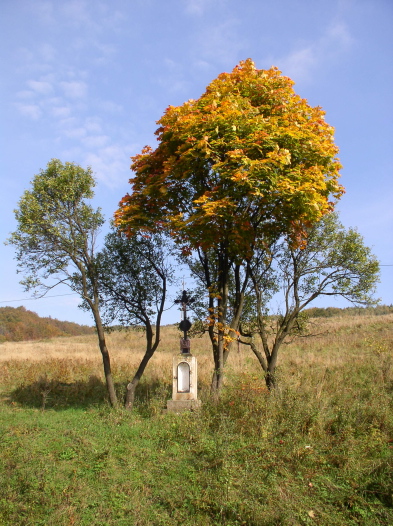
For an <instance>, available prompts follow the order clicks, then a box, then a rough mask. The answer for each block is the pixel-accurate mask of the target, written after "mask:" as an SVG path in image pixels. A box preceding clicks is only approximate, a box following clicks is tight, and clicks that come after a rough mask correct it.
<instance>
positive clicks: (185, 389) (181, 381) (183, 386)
mask: <svg viewBox="0 0 393 526" xmlns="http://www.w3.org/2000/svg"><path fill="white" fill-rule="evenodd" d="M177 392H178V393H189V392H190V365H189V364H188V363H187V362H180V363H179V365H178V366H177Z"/></svg>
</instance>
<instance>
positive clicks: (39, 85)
mask: <svg viewBox="0 0 393 526" xmlns="http://www.w3.org/2000/svg"><path fill="white" fill-rule="evenodd" d="M27 85H28V86H29V88H31V89H32V90H33V91H35V92H36V93H39V94H40V95H48V94H49V93H51V92H52V91H53V86H52V84H51V83H50V82H47V81H39V80H28V81H27Z"/></svg>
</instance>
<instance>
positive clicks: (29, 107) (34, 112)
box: [16, 103, 42, 121]
mask: <svg viewBox="0 0 393 526" xmlns="http://www.w3.org/2000/svg"><path fill="white" fill-rule="evenodd" d="M16 107H17V109H18V111H19V113H20V114H21V115H23V116H25V117H29V118H30V119H32V120H35V121H36V120H38V119H39V118H40V117H41V115H42V110H41V108H40V107H39V105H38V104H21V103H16Z"/></svg>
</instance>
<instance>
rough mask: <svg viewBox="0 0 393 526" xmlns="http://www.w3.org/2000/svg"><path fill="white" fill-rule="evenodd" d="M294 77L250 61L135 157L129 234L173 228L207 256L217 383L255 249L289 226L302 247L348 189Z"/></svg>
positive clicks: (127, 200) (173, 116) (319, 118)
mask: <svg viewBox="0 0 393 526" xmlns="http://www.w3.org/2000/svg"><path fill="white" fill-rule="evenodd" d="M293 84H294V83H293V81H292V80H290V79H289V78H288V77H285V76H283V75H282V74H281V72H280V71H278V70H277V69H276V68H271V69H269V70H258V69H256V67H255V65H254V63H253V61H252V60H250V59H248V60H246V61H244V62H241V63H240V64H239V65H238V66H236V67H235V68H234V70H233V71H232V72H231V73H222V74H220V75H219V76H218V77H217V78H216V79H215V80H213V81H212V82H211V84H209V86H208V87H207V88H206V91H205V93H204V94H203V95H202V96H201V97H200V98H199V99H197V100H189V101H187V102H185V103H184V104H183V105H182V106H178V107H174V106H169V107H168V108H167V110H166V111H165V114H164V115H163V117H162V118H161V119H160V120H159V121H158V125H159V128H158V129H157V131H156V135H157V137H158V146H157V148H156V149H155V150H153V149H152V148H150V147H145V148H144V149H143V150H142V152H141V153H140V154H139V155H136V156H135V157H133V158H132V160H133V163H132V166H131V168H132V170H133V171H134V173H135V177H133V178H132V179H131V180H130V183H131V185H132V192H131V194H127V195H126V196H125V197H123V199H122V200H121V202H120V207H119V210H118V211H117V212H116V215H115V221H116V224H117V226H118V227H119V228H120V229H121V230H123V231H124V232H126V233H127V234H128V235H133V234H134V233H136V232H138V231H141V230H142V231H151V232H154V231H157V230H161V231H166V232H168V233H169V234H170V235H171V236H172V237H173V238H174V240H175V241H176V243H177V245H178V246H179V249H180V250H181V253H182V254H183V256H184V257H185V258H190V257H193V256H196V258H197V261H198V265H196V266H195V264H194V268H196V267H198V269H199V270H198V271H199V272H200V273H201V274H202V275H203V276H204V283H205V286H206V287H207V289H208V290H209V306H208V309H209V311H208V312H209V324H208V325H209V334H210V336H211V340H212V345H213V355H214V360H215V374H214V378H213V384H212V386H213V388H214V389H219V388H220V387H221V383H222V373H223V368H224V364H225V361H226V357H227V355H228V352H229V348H230V341H231V334H232V333H236V331H237V330H238V324H239V319H240V315H241V311H242V308H243V301H244V292H245V290H246V286H247V283H248V280H249V278H250V276H249V271H248V269H249V264H250V261H251V259H252V256H253V253H254V251H255V249H256V248H258V249H261V248H264V249H266V251H267V252H268V250H269V246H270V244H271V243H272V242H274V241H275V240H277V239H278V238H279V237H280V236H282V235H283V234H285V235H286V236H289V237H290V239H292V242H293V244H294V245H296V246H300V245H301V244H302V243H306V234H305V232H306V231H307V228H309V227H310V226H311V225H312V224H314V223H315V222H317V221H318V220H319V219H321V218H322V217H323V216H324V215H325V214H327V213H329V212H330V211H332V210H333V207H334V202H335V200H337V199H339V197H340V196H341V194H342V193H343V187H342V186H341V185H340V184H339V183H338V178H339V170H340V168H341V166H340V163H339V161H338V159H337V157H336V156H337V153H338V148H337V146H336V145H335V143H334V130H333V128H332V127H331V126H329V125H328V124H327V123H326V122H325V119H324V112H323V110H322V109H321V108H320V107H316V108H313V107H311V106H310V105H309V104H308V103H307V101H306V100H305V99H302V98H301V97H299V96H298V95H297V94H296V93H295V92H294V90H293ZM230 282H232V283H233V287H232V290H233V296H234V300H233V298H232V299H231V302H229V298H228V294H229V283H230ZM230 305H231V308H229V306H230Z"/></svg>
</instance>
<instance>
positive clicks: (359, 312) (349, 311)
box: [304, 305, 393, 318]
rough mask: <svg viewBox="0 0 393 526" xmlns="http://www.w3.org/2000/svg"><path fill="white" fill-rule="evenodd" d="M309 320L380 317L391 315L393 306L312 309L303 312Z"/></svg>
mask: <svg viewBox="0 0 393 526" xmlns="http://www.w3.org/2000/svg"><path fill="white" fill-rule="evenodd" d="M304 312H305V313H307V314H308V316H309V317H310V318H333V317H334V316H381V315H382V314H391V313H393V305H378V306H377V307H346V308H344V309H339V308H337V307H326V308H322V307H312V308H311V309H306V310H305V311H304Z"/></svg>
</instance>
